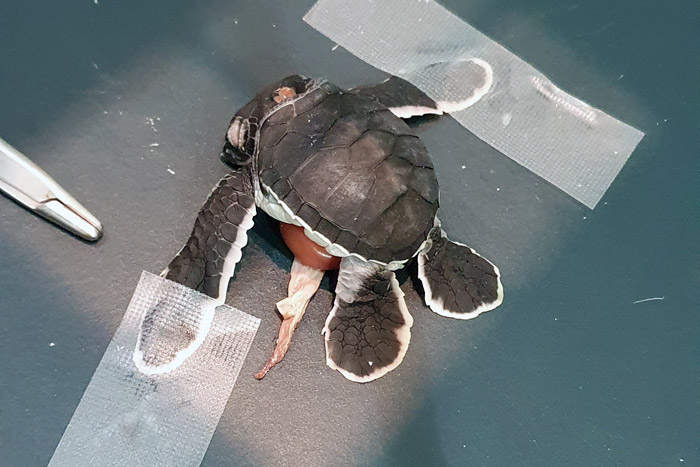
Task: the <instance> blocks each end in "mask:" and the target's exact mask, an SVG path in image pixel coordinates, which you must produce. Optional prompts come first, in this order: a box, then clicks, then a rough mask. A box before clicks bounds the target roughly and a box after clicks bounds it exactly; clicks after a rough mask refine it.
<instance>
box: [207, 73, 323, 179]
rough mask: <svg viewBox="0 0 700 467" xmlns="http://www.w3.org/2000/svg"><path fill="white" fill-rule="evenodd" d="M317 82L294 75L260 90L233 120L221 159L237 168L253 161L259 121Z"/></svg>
mask: <svg viewBox="0 0 700 467" xmlns="http://www.w3.org/2000/svg"><path fill="white" fill-rule="evenodd" d="M313 83H314V80H311V79H309V78H305V77H303V76H300V75H292V76H288V77H286V78H284V79H283V80H280V81H278V82H277V83H274V84H271V85H270V86H267V87H266V88H265V89H263V90H262V91H260V92H259V93H258V94H257V95H256V96H255V98H254V99H253V100H251V101H250V102H248V103H247V104H246V105H244V106H243V107H242V108H241V109H240V110H239V111H238V112H236V116H235V117H233V120H231V123H229V126H228V129H227V130H226V142H225V144H224V150H223V152H222V153H221V160H223V161H224V162H225V163H226V164H228V165H231V166H234V167H235V166H241V165H246V164H249V163H250V161H251V158H252V157H253V154H255V146H256V144H257V139H258V130H259V123H261V122H262V120H263V119H264V118H265V117H266V116H268V115H270V114H271V113H273V112H274V111H275V110H276V109H277V108H279V107H281V106H282V105H284V103H285V102H287V101H289V100H291V99H294V98H296V97H297V96H299V95H300V94H304V93H305V92H307V91H308V90H309V88H310V87H311V86H312V85H313Z"/></svg>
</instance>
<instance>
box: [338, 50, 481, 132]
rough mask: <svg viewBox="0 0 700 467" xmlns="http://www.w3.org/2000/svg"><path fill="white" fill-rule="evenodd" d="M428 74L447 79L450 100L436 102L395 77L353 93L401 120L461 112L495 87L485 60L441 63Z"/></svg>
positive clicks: (445, 85)
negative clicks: (371, 100) (377, 104)
mask: <svg viewBox="0 0 700 467" xmlns="http://www.w3.org/2000/svg"><path fill="white" fill-rule="evenodd" d="M426 73H431V74H434V75H438V76H444V77H445V79H444V80H443V81H442V82H440V84H439V85H440V86H441V87H442V89H436V92H439V93H440V94H441V95H444V96H449V100H444V101H434V100H433V99H432V98H430V97H429V96H428V95H427V94H425V93H424V92H423V91H421V90H420V89H418V88H417V87H415V86H414V85H412V84H411V83H409V82H408V81H406V80H404V79H401V78H399V77H396V76H392V77H391V78H389V79H388V80H386V81H384V82H383V83H380V84H377V85H374V86H362V87H359V88H355V89H353V90H352V92H356V93H358V94H361V95H365V96H369V97H372V98H374V99H376V100H378V101H379V102H380V103H381V104H383V105H384V106H386V107H387V108H389V110H391V111H392V112H393V113H394V115H396V116H397V117H399V118H411V117H417V116H420V115H430V114H434V115H442V114H443V113H451V112H458V111H460V110H464V109H466V108H467V107H470V106H471V105H474V104H475V103H476V102H478V101H479V100H480V99H481V98H482V97H483V96H484V95H485V94H486V93H487V92H488V91H489V89H491V85H492V84H493V70H492V69H491V65H489V64H488V63H487V62H485V61H484V60H481V59H479V58H471V59H467V60H461V61H457V62H438V63H434V64H432V65H428V66H427V67H426Z"/></svg>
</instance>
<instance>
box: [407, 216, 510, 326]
mask: <svg viewBox="0 0 700 467" xmlns="http://www.w3.org/2000/svg"><path fill="white" fill-rule="evenodd" d="M418 277H419V278H420V280H421V282H422V284H423V288H424V289H425V302H426V304H427V305H428V306H430V309H431V310H433V311H434V312H435V313H437V314H439V315H442V316H447V317H450V318H457V319H470V318H476V317H477V316H479V315H480V314H481V313H483V312H485V311H489V310H493V309H494V308H496V307H497V306H498V305H500V304H501V302H502V301H503V285H502V284H501V274H500V272H499V271H498V268H497V267H496V266H494V265H493V264H491V263H490V262H489V261H488V260H486V259H485V258H483V257H482V256H480V255H479V254H477V253H476V252H475V251H474V250H472V249H471V248H469V247H468V246H466V245H462V244H459V243H455V242H452V241H450V240H448V238H447V235H446V234H445V232H444V231H443V230H442V229H441V228H440V226H439V225H437V226H436V227H434V228H433V230H432V231H431V233H430V236H429V242H428V246H427V247H426V249H425V250H423V251H422V252H421V253H419V254H418Z"/></svg>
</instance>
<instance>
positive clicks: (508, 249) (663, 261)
mask: <svg viewBox="0 0 700 467" xmlns="http://www.w3.org/2000/svg"><path fill="white" fill-rule="evenodd" d="M312 4H313V1H312V0H304V1H300V2H271V1H258V2H242V1H241V2H232V1H207V0H203V1H198V2H186V1H173V0H169V1H164V0H159V1H151V2H140V1H135V0H124V1H120V2H116V1H110V0H100V1H99V2H97V0H95V1H94V2H93V1H89V0H83V1H81V2H77V1H72V2H31V1H22V2H20V1H14V0H10V1H4V2H3V3H2V5H1V6H0V43H1V44H2V47H0V62H1V63H2V67H0V102H2V106H0V136H1V137H2V138H4V139H5V140H7V141H8V142H9V143H10V144H12V145H14V146H16V147H17V148H18V149H20V150H21V151H23V152H24V153H25V154H27V155H28V156H29V157H30V158H32V159H33V160H34V161H35V162H37V163H38V164H39V165H40V166H41V167H42V168H43V169H44V170H46V171H47V172H48V173H50V174H51V175H52V176H53V177H54V178H55V179H56V180H57V181H58V182H59V183H60V184H61V185H62V186H63V187H64V188H66V189H67V190H68V191H69V192H71V194H73V195H74V196H75V197H76V198H77V199H78V200H80V201H81V202H82V204H84V205H85V206H86V207H87V208H88V209H89V210H91V211H92V212H93V214H95V215H96V216H97V217H98V218H99V219H100V220H101V221H102V222H103V224H104V226H105V236H104V238H103V239H102V240H100V241H99V242H98V243H96V244H87V243H83V242H81V241H80V240H78V239H76V238H74V237H71V236H70V235H69V234H66V233H64V232H63V231H61V230H59V229H57V228H55V227H53V226H52V225H50V224H49V223H47V222H45V221H43V220H42V219H40V218H38V217H36V216H34V215H32V214H30V213H29V212H27V211H26V210H24V209H22V208H21V207H19V206H18V205H16V204H15V203H12V202H11V201H10V200H8V199H4V198H0V313H1V317H2V320H1V321H0V465H2V466H3V467H5V466H7V467H32V466H45V465H46V464H47V463H48V461H49V459H50V458H51V455H52V453H53V451H54V449H55V447H56V445H57V444H58V442H59V440H60V438H61V434H62V433H63V431H64V429H65V427H66V426H67V424H68V422H69V420H70V418H71V415H72V414H73V412H74V410H75V408H76V406H77V405H78V402H79V401H80V398H81V395H82V393H83V391H84V390H85V388H86V387H87V384H88V382H89V381H90V377H91V376H92V374H93V372H94V370H95V368H96V367H97V364H98V362H99V361H100V359H101V357H102V354H103V352H104V351H105V349H106V348H107V345H108V343H109V341H110V339H111V337H112V335H113V333H114V331H115V330H116V328H117V326H118V325H119V322H120V321H121V318H122V316H123V314H124V312H125V310H126V307H127V304H128V302H129V299H130V297H131V294H132V292H133V291H134V288H135V286H136V284H137V282H138V278H139V276H140V274H141V271H142V270H147V271H151V272H154V273H158V272H160V271H161V270H162V269H163V268H164V267H165V265H166V264H167V263H168V262H169V260H170V259H171V258H172V257H173V256H174V254H175V253H177V251H178V250H179V249H180V247H181V246H182V244H183V243H184V241H185V240H186V238H187V236H188V235H189V231H190V229H191V226H192V222H193V220H194V218H195V216H196V214H197V211H198V209H199V207H200V206H201V204H202V203H203V201H204V200H205V198H206V196H207V195H208V194H209V191H210V190H211V188H212V186H213V185H214V184H215V183H216V182H217V180H218V179H219V178H220V177H221V176H223V175H224V174H225V173H226V167H225V166H224V165H223V164H221V163H220V162H219V160H218V155H219V152H220V150H221V145H222V141H223V135H224V132H225V130H226V126H227V124H228V122H229V120H230V118H231V116H232V115H233V113H234V112H235V111H236V110H237V108H238V107H240V106H241V105H242V104H244V103H245V102H247V101H248V99H249V98H250V97H251V96H252V95H253V94H254V93H255V92H256V91H257V90H258V89H260V88H261V87H263V86H264V85H266V84H269V83H270V82H272V81H274V80H276V79H278V78H280V77H282V76H284V75H287V74H292V73H302V74H305V75H308V76H323V77H326V78H328V79H329V80H330V81H332V82H335V83H336V84H338V85H341V86H346V87H350V86H355V85H359V84H366V83H373V82H378V81H380V80H381V79H383V78H384V77H385V76H384V75H383V74H382V73H381V72H379V71H378V70H376V69H373V68H371V67H369V66H368V65H366V64H364V63H363V62H361V61H359V60H358V59H356V58H355V57H353V56H352V55H350V54H348V53H347V52H345V51H344V50H343V49H342V48H334V47H333V46H334V44H333V43H332V42H330V41H329V40H328V39H326V38H325V37H323V36H322V35H321V34H319V33H318V32H316V31H315V30H313V29H312V28H311V27H309V26H308V25H306V24H305V23H304V22H303V21H302V19H301V18H302V15H303V14H304V13H305V12H306V11H307V10H308V9H309V8H310V7H311V6H312ZM443 4H444V5H445V6H446V7H447V8H449V9H450V10H451V11H453V12H454V13H456V14H457V15H458V16H460V17H461V18H463V19H465V20H466V21H468V22H469V23H470V24H472V25H473V26H475V27H477V28H478V29H480V30H481V31H482V32H484V33H486V34H487V35H489V36H490V37H491V38H493V39H494V40H496V41H498V42H499V43H501V44H503V45H504V46H506V47H507V48H509V49H510V50H511V51H513V52H514V53H515V54H516V55H518V56H520V57H521V58H523V59H524V60H526V61H528V62H529V63H531V64H533V65H534V66H535V67H536V68H537V69H539V70H540V71H541V72H543V73H544V74H545V75H546V76H548V77H549V78H551V79H552V81H554V82H555V83H557V84H558V85H559V86H560V87H562V88H563V89H565V90H566V91H568V92H570V93H571V94H573V95H574V96H577V97H579V98H581V99H583V100H585V101H586V102H589V103H591V104H592V105H594V106H597V107H600V108H602V109H603V110H605V111H606V112H608V113H609V114H611V115H613V116H615V117H616V118H619V119H621V120H623V121H625V122H627V123H629V124H630V125H633V126H635V127H637V128H639V129H641V130H642V131H644V132H645V133H646V136H645V138H644V139H643V140H642V142H641V143H640V145H639V146H638V148H637V150H636V151H635V152H634V153H633V154H632V156H631V158H630V159H629V161H628V162H627V164H626V165H625V167H624V168H623V169H622V172H621V173H620V175H619V176H618V177H617V179H616V180H615V182H614V183H613V185H612V187H611V188H610V189H609V190H608V192H607V193H606V195H605V196H604V197H603V200H602V201H601V202H600V204H599V205H598V207H597V208H596V209H595V210H593V211H591V210H589V209H587V208H585V207H584V206H582V205H580V204H578V203H577V202H576V201H574V200H573V199H571V198H570V197H568V196H567V195H565V194H564V193H562V192H560V191H559V190H557V189H556V188H554V187H552V186H551V185H549V184H548V183H547V182H545V181H543V180H541V179H539V178H538V177H537V176H535V175H533V174H531V173H529V172H528V171H527V170H525V169H524V168H522V167H520V166H519V165H517V164H516V163H515V162H513V161H511V160H510V159H508V158H507V157H505V156H503V155H501V154H499V153H498V152H497V151H495V150H494V149H492V148H491V147H490V146H488V145H487V144H485V143H484V142H482V141H480V140H479V139H478V138H476V137H475V136H473V135H472V134H471V133H469V132H468V131H467V130H465V129H464V128H463V127H461V126H460V125H458V124H457V123H456V122H455V121H454V120H452V119H450V118H449V117H445V118H441V119H437V120H431V121H429V122H427V123H425V124H423V125H421V126H419V127H418V128H417V131H418V132H419V133H420V135H421V136H422V138H423V139H424V141H425V144H426V146H427V147H428V149H429V151H430V153H431V155H432V157H433V160H434V163H435V167H436V171H437V174H438V178H439V180H440V185H441V192H442V194H441V211H440V217H441V219H442V221H443V224H444V227H445V230H446V231H447V232H448V233H449V235H450V236H451V238H453V239H454V240H458V241H460V242H463V243H467V244H469V245H470V246H472V247H473V248H474V249H476V250H477V251H478V252H480V253H482V254H483V255H484V256H486V257H487V258H489V259H491V260H492V261H493V262H494V263H495V264H497V265H498V266H499V267H500V269H501V271H502V273H503V283H504V287H505V301H504V303H503V305H502V306H501V307H500V308H498V309H497V310H495V311H492V312H489V313H487V314H485V315H482V316H480V317H479V318H477V319H475V320H472V321H465V322H463V321H457V320H451V319H447V318H442V317H440V316H438V315H436V314H434V313H432V312H430V311H429V310H428V309H427V308H426V307H425V306H424V305H423V304H422V301H421V295H420V290H418V291H416V287H414V280H413V278H412V277H411V275H410V274H409V275H403V276H402V277H401V278H400V279H401V280H402V283H401V287H402V289H403V291H404V292H405V293H406V298H407V304H408V307H409V309H410V311H411V313H412V315H413V317H414V319H415V323H414V326H413V328H412V341H411V346H410V348H409V350H408V353H407V355H406V358H405V360H404V362H403V363H402V365H401V366H400V367H399V368H398V369H397V370H395V371H393V372H391V373H390V374H388V375H387V376H386V377H384V378H381V379H379V380H377V381H376V382H373V383H371V384H366V385H361V384H355V383H351V382H349V381H347V380H345V379H344V378H342V377H341V375H340V374H339V373H337V372H335V371H332V370H331V369H329V368H328V367H327V366H326V365H325V355H324V348H323V340H322V337H321V334H320V331H321V329H322V327H323V324H324V321H325V318H326V316H327V313H328V311H329V310H330V308H331V305H332V299H333V295H332V293H331V290H332V288H331V286H332V284H334V282H335V281H334V280H333V278H332V277H331V278H330V280H325V281H324V283H323V284H322V290H321V291H320V292H319V293H318V294H317V295H316V297H315V298H314V299H313V301H312V302H311V305H310V306H309V309H308V311H307V315H306V316H305V317H304V319H303V321H302V322H301V325H300V326H299V328H298V330H297V332H296V334H295V336H294V340H293V342H292V347H291V349H290V351H289V353H288V355H287V357H286V358H285V360H284V361H283V362H282V363H281V364H280V365H279V366H278V367H276V368H274V369H273V370H272V372H271V373H270V374H269V375H268V376H267V377H266V378H265V379H264V380H263V381H261V382H259V381H255V380H254V379H253V378H252V374H253V373H254V372H255V371H257V370H258V369H259V368H260V367H261V365H262V364H263V363H264V361H265V359H266V358H267V356H268V354H269V352H271V350H272V347H273V345H274V342H273V341H274V338H275V336H276V333H277V328H278V325H279V318H278V315H277V314H276V312H275V302H276V301H278V300H279V299H281V298H283V297H284V296H285V294H286V287H287V284H286V282H287V279H288V270H289V267H290V265H291V255H290V253H289V252H288V251H287V250H286V249H285V248H284V247H283V246H282V244H281V242H280V240H279V237H278V234H277V233H276V226H275V225H274V223H273V222H272V221H270V220H269V219H268V218H266V217H265V216H264V215H263V214H260V215H258V217H257V218H256V226H255V227H254V228H253V230H252V231H251V236H250V243H249V245H248V246H247V247H246V249H245V250H244V257H243V260H242V262H241V263H240V265H239V267H238V268H237V271H236V276H235V278H234V281H233V282H232V284H231V286H230V287H229V292H228V297H227V302H228V303H229V304H231V305H232V306H235V307H236V308H239V309H240V310H242V311H245V312H247V313H250V314H253V315H255V316H257V317H259V318H261V319H262V323H261V325H260V329H259V332H258V335H257V337H256V339H255V341H254V343H253V347H252V349H251V351H250V353H249V355H248V358H247V360H246V362H245V366H244V368H243V370H242V373H241V375H240V377H239V379H238V383H237V384H236V386H235V388H234V390H233V394H232V396H231V398H230V400H229V403H228V406H227V408H226V410H225V412H224V415H223V417H222V419H221V422H220V424H219V426H218V428H217V431H216V433H215V434H214V438H213V440H212V443H211V445H210V448H209V450H208V452H207V454H206V456H205V458H204V462H203V465H204V466H220V465H221V466H223V465H226V466H257V465H314V466H316V465H318V466H326V465H328V466H330V465H370V466H385V465H396V466H399V465H401V466H403V465H455V466H463V465H475V466H504V465H513V466H548V465H570V466H592V465H596V466H608V465H610V466H612V465H623V466H627V465H630V466H667V465H668V466H671V465H700V453H699V452H698V448H699V446H700V443H698V434H700V423H699V422H698V420H699V413H700V404H699V403H698V402H699V398H700V385H699V384H698V367H699V363H700V358H699V354H698V345H699V342H700V319H699V318H698V298H700V297H699V296H698V295H699V294H698V290H699V289H700V282H699V281H698V273H699V270H700V258H699V251H698V237H699V235H698V233H699V232H698V231H699V228H698V227H699V223H700V219H699V212H698V211H699V209H698V200H699V199H700V181H699V177H698V170H699V168H698V156H699V148H700V144H699V143H700V137H699V131H698V124H699V123H700V118H699V116H698V109H699V108H700V95H699V92H700V91H698V89H700V88H699V87H698V76H699V71H700V70H699V69H698V66H699V64H698V61H697V48H698V43H697V41H698V31H699V29H698V23H697V17H698V6H697V3H696V2H694V1H676V2H661V3H659V2H638V1H634V2H633V1H623V2H612V3H611V2H609V1H606V2H603V1H600V0H594V1H590V2H571V1H553V0H543V1H537V2H516V1H512V0H511V1H507V0H502V1H488V2H487V1H467V2H462V1H457V0H452V1H443ZM650 298H654V300H646V299H650Z"/></svg>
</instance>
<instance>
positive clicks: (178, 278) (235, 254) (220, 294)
mask: <svg viewBox="0 0 700 467" xmlns="http://www.w3.org/2000/svg"><path fill="white" fill-rule="evenodd" d="M253 216H255V195H254V191H253V184H252V181H251V176H250V172H249V168H248V167H242V168H240V169H238V170H237V171H235V172H233V173H230V174H228V175H226V176H225V177H224V178H222V179H221V181H219V183H218V184H217V185H216V187H215V188H214V190H213V191H212V193H211V195H210V196H209V198H208V199H207V201H206V202H205V203H204V205H203V206H202V209H201V210H200V211H199V214H198V215H197V219H196V220H195V222H194V228H193V229H192V234H191V235H190V238H189V240H187V243H186V244H185V246H184V247H183V248H182V250H180V252H179V253H178V254H177V256H176V257H175V258H174V259H173V260H172V261H171V262H170V264H169V265H168V267H167V268H166V269H165V271H163V273H162V274H161V275H162V276H164V277H165V278H166V279H170V280H172V281H175V282H179V283H180V284H184V285H186V286H187V287H190V288H192V289H195V290H198V291H200V292H203V293H205V294H206V295H209V296H210V297H212V298H214V299H216V300H218V301H219V302H221V303H223V302H224V300H225V298H226V289H227V288H228V282H229V280H230V279H231V277H232V276H233V270H234V267H235V265H236V263H238V262H239V261H240V259H241V250H242V249H243V247H244V246H245V245H246V243H247V242H248V234H247V231H248V229H250V228H251V227H252V226H253Z"/></svg>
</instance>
